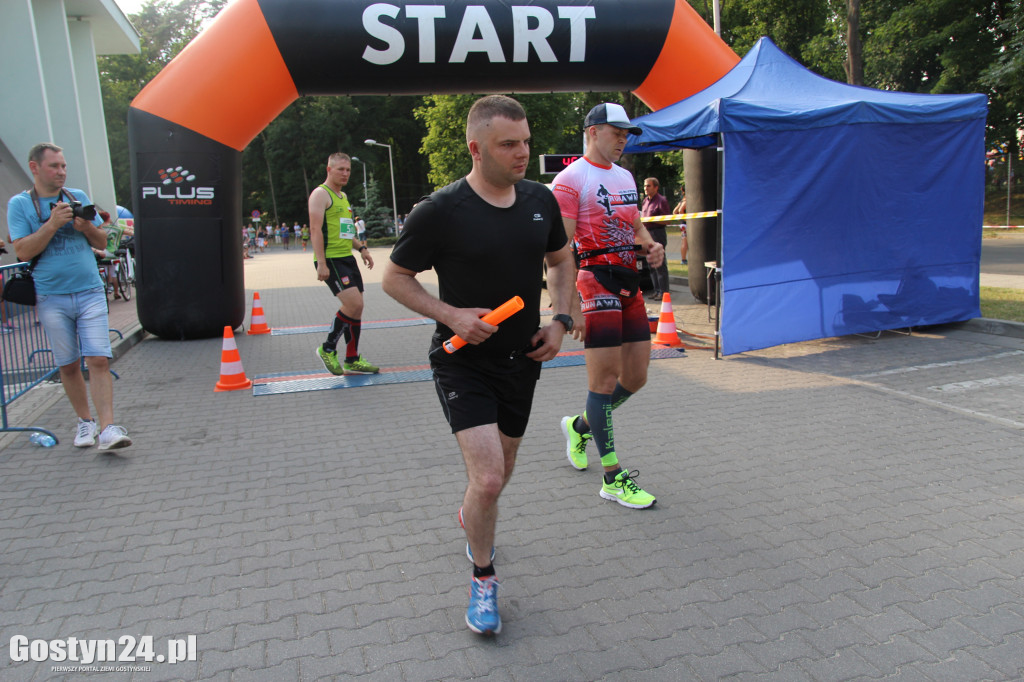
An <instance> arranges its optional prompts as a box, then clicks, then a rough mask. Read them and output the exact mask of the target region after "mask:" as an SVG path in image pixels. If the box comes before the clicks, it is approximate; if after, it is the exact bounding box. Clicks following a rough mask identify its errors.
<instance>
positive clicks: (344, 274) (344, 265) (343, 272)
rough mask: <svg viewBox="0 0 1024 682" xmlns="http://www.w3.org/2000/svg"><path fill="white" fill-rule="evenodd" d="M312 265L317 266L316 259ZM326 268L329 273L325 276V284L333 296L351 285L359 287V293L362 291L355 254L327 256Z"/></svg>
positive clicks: (361, 280) (360, 275) (360, 274)
mask: <svg viewBox="0 0 1024 682" xmlns="http://www.w3.org/2000/svg"><path fill="white" fill-rule="evenodd" d="M313 267H314V268H315V267H317V264H316V261H313ZM327 269H328V270H329V271H330V273H331V274H330V275H328V276H327V281H326V284H327V286H329V287H330V288H331V293H333V294H334V295H335V296H337V295H338V294H340V293H341V292H342V291H344V290H345V289H349V288H351V287H356V288H357V289H359V293H362V292H363V275H362V273H360V272H359V264H358V263H356V257H355V256H345V257H344V258H328V259H327Z"/></svg>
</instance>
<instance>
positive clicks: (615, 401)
mask: <svg viewBox="0 0 1024 682" xmlns="http://www.w3.org/2000/svg"><path fill="white" fill-rule="evenodd" d="M631 395H633V392H632V391H627V390H626V389H624V388H623V387H622V384H620V383H619V382H617V381H616V382H615V390H614V391H612V397H611V401H612V409H613V410H614V409H616V408H618V407H619V406H620V405H622V403H624V402H626V401H627V400H629V397H630V396H631ZM572 428H573V431H575V432H576V433H578V434H581V435H582V434H584V433H590V422H589V421H587V411H586V410H583V414H581V415H580V416H578V417H576V419H574V420H573V422H572Z"/></svg>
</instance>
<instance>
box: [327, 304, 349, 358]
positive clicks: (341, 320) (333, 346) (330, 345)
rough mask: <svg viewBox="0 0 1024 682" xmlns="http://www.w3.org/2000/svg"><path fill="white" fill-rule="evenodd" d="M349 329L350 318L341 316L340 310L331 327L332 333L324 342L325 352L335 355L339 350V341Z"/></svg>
mask: <svg viewBox="0 0 1024 682" xmlns="http://www.w3.org/2000/svg"><path fill="white" fill-rule="evenodd" d="M347 327H348V318H347V317H345V316H344V315H342V314H341V311H340V310H339V311H338V312H337V313H336V314H335V316H334V322H333V324H332V325H331V331H330V332H328V334H327V340H326V341H324V350H325V351H327V352H328V353H333V352H334V351H335V350H337V349H338V339H339V338H341V335H342V334H343V333H344V332H345V329H346V328H347Z"/></svg>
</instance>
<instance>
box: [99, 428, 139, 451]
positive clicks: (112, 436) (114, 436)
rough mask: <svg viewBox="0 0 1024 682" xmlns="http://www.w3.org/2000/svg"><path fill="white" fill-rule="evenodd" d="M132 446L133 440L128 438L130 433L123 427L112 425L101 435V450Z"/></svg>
mask: <svg viewBox="0 0 1024 682" xmlns="http://www.w3.org/2000/svg"><path fill="white" fill-rule="evenodd" d="M131 444H132V439H131V438H129V437H128V432H127V431H126V430H125V428H124V427H123V426H115V425H114V424H110V425H108V426H107V428H105V429H103V433H101V434H100V450H114V449H117V448H126V447H128V446H129V445H131Z"/></svg>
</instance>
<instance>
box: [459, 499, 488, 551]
mask: <svg viewBox="0 0 1024 682" xmlns="http://www.w3.org/2000/svg"><path fill="white" fill-rule="evenodd" d="M459 525H460V526H462V530H466V524H464V523H463V522H462V507H459ZM466 558H467V559H469V562H470V563H474V562H473V550H471V549H470V548H469V543H468V542H467V543H466ZM491 563H492V564H493V563H494V547H491Z"/></svg>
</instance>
